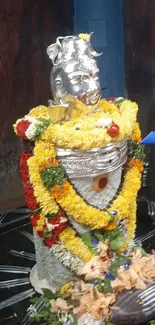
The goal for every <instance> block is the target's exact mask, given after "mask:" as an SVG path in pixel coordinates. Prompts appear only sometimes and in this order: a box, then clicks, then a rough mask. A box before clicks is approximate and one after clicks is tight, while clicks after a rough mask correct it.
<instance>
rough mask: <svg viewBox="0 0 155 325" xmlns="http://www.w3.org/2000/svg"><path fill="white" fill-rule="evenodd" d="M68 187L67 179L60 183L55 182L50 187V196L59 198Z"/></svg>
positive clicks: (65, 192)
mask: <svg viewBox="0 0 155 325" xmlns="http://www.w3.org/2000/svg"><path fill="white" fill-rule="evenodd" d="M70 187H71V185H70V184H69V183H68V182H67V181H65V182H64V183H63V184H60V185H58V184H57V185H55V186H54V187H53V188H52V189H51V193H52V196H53V197H54V198H55V199H56V200H59V199H61V198H62V197H64V196H66V194H68V192H69V190H70Z"/></svg>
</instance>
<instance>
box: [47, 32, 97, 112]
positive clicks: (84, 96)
mask: <svg viewBox="0 0 155 325" xmlns="http://www.w3.org/2000/svg"><path fill="white" fill-rule="evenodd" d="M90 37H91V35H90ZM47 54H48V56H49V58H50V59H51V60H52V63H53V69H52V71H51V75H50V84H51V90H52V94H53V98H54V103H55V104H56V105H65V104H68V103H69V101H68V95H70V96H72V97H74V98H77V99H78V100H80V101H81V102H83V103H84V104H85V105H87V106H94V105H96V104H97V103H98V101H99V99H100V97H101V89H100V81H99V75H98V73H99V70H98V67H97V64H96V60H95V57H97V56H99V55H101V54H102V53H100V54H98V53H97V52H95V51H94V50H93V49H92V47H91V44H90V39H89V41H85V40H84V39H82V38H80V37H78V36H66V37H58V38H57V40H56V43H55V44H52V45H50V46H49V47H48V48H47Z"/></svg>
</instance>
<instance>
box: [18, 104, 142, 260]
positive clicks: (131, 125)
mask: <svg viewBox="0 0 155 325" xmlns="http://www.w3.org/2000/svg"><path fill="white" fill-rule="evenodd" d="M137 109H138V108H137V105H136V103H132V102H130V101H128V100H125V101H123V102H122V104H121V105H120V107H119V108H117V106H116V105H115V104H112V103H109V102H107V101H106V100H101V101H100V112H96V113H94V114H93V115H92V116H88V117H87V118H84V117H83V119H81V120H79V118H77V119H73V120H72V121H70V122H64V123H63V124H62V125H60V124H52V123H51V124H50V126H49V127H48V128H47V129H46V130H45V131H44V132H43V134H42V136H41V139H40V140H37V141H36V143H35V147H34V157H32V158H30V159H29V161H28V166H29V172H30V180H31V182H32V185H33V187H34V194H35V196H36V199H37V202H38V203H39V204H40V207H41V208H42V215H41V217H40V219H39V220H38V222H37V227H36V230H41V229H42V227H43V224H44V215H46V214H48V213H57V212H58V209H59V208H58V204H57V202H58V203H59V204H60V205H61V206H62V208H63V209H64V210H65V211H66V212H67V213H68V214H70V215H72V217H73V218H74V219H75V220H76V221H77V222H79V223H82V224H85V225H87V226H90V227H91V228H92V229H98V228H99V229H100V228H104V227H106V226H107V227H108V226H109V227H110V228H107V229H108V230H110V229H114V223H115V222H116V221H117V220H121V219H127V220H128V237H127V241H126V244H125V245H124V247H123V249H124V248H125V247H126V245H127V243H128V242H129V241H130V238H131V236H132V234H133V233H134V231H135V222H136V203H135V202H136V196H137V192H138V190H139V188H140V177H141V176H140V175H141V172H142V165H140V163H139V162H138V163H137V162H135V161H134V164H133V163H132V162H133V161H132V160H131V161H130V163H129V170H127V172H126V175H125V178H124V183H123V187H122V190H121V192H120V194H119V195H118V197H117V198H116V200H114V202H113V203H112V205H111V206H110V208H109V209H108V211H100V210H98V209H97V208H94V207H92V206H90V205H88V204H87V203H86V202H85V201H84V200H83V198H82V197H80V196H79V195H78V194H77V193H76V191H75V190H74V188H73V187H72V185H71V184H70V183H69V182H68V181H67V180H66V181H65V182H64V183H63V185H62V186H59V185H55V186H54V187H53V188H52V190H51V192H49V191H48V190H46V188H45V187H44V186H43V183H42V180H41V177H40V171H42V170H43V169H44V168H45V167H47V166H51V165H55V166H57V165H58V161H57V160H56V159H55V155H56V150H55V147H63V148H71V149H73V148H74V149H75V148H78V149H84V150H86V149H89V148H93V147H102V146H104V145H106V144H108V143H110V142H111V141H114V142H115V141H119V140H121V139H123V138H124V137H126V136H129V137H132V140H133V141H140V136H141V134H140V129H139V125H138V123H136V114H137ZM107 113H108V117H109V118H111V119H112V120H114V121H115V123H117V124H118V125H119V127H120V133H119V135H118V136H117V137H115V138H113V139H111V137H110V136H109V135H108V134H107V132H106V128H102V132H98V128H97V127H96V123H97V121H98V119H100V118H101V117H102V118H103V119H104V118H107ZM104 114H105V115H104ZM29 116H32V117H36V118H47V119H49V118H50V114H49V108H47V107H45V106H38V107H36V108H34V109H32V110H31V111H30V113H29ZM88 118H89V123H88ZM20 121H21V120H18V121H17V122H16V124H15V125H14V129H15V131H16V125H17V124H18V123H19V122H20ZM112 210H116V211H117V212H118V214H117V216H116V217H115V219H114V223H113V224H112V223H111V221H110V212H111V211H112ZM109 221H110V223H109ZM111 227H112V228H111ZM105 229H106V228H105ZM61 236H62V237H61ZM60 237H61V238H60V239H61V240H62V241H63V242H64V245H65V246H66V248H67V249H68V250H70V251H72V252H73V253H74V254H75V255H77V256H79V257H80V258H82V259H83V260H84V261H88V260H89V259H90V258H91V257H92V253H91V252H90V251H89V250H88V248H87V247H86V246H85V244H84V243H83V242H82V240H81V239H80V238H78V237H76V235H75V231H74V230H73V229H71V228H68V229H65V230H63V232H62V234H61V235H60ZM77 247H78V248H79V249H78V252H77ZM78 254H79V255H78Z"/></svg>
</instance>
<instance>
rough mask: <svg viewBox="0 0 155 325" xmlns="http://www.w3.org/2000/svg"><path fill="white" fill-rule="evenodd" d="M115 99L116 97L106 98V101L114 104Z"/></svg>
mask: <svg viewBox="0 0 155 325" xmlns="http://www.w3.org/2000/svg"><path fill="white" fill-rule="evenodd" d="M115 99H116V97H108V98H106V100H107V101H108V102H114V101H115Z"/></svg>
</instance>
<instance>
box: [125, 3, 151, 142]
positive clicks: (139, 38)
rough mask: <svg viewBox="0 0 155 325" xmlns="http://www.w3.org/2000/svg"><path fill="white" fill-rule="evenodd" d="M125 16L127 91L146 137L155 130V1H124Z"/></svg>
mask: <svg viewBox="0 0 155 325" xmlns="http://www.w3.org/2000/svg"><path fill="white" fill-rule="evenodd" d="M123 16H124V39H125V77H126V89H127V93H128V97H129V98H130V99H132V100H134V101H136V102H137V103H138V104H139V121H140V124H141V129H142V134H143V136H146V135H147V134H148V133H149V132H150V131H152V130H153V129H155V18H154V17H155V0H123Z"/></svg>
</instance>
